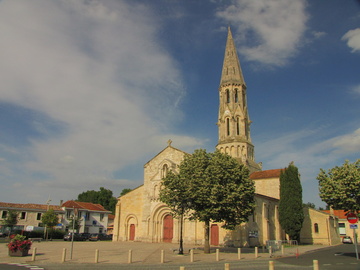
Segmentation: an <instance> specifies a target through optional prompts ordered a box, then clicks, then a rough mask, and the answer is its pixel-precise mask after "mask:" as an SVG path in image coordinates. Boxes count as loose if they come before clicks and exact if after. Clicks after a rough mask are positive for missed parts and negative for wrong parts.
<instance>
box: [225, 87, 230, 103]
mask: <svg viewBox="0 0 360 270" xmlns="http://www.w3.org/2000/svg"><path fill="white" fill-rule="evenodd" d="M226 103H230V92H229V89H226Z"/></svg>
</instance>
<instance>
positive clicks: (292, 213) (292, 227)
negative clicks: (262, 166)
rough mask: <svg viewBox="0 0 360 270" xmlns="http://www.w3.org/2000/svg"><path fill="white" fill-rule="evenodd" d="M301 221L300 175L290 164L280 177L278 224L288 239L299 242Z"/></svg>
mask: <svg viewBox="0 0 360 270" xmlns="http://www.w3.org/2000/svg"><path fill="white" fill-rule="evenodd" d="M303 221H304V212H303V202H302V187H301V182H300V175H299V172H298V168H297V167H296V166H295V165H294V164H293V162H292V163H290V164H289V166H288V167H287V168H285V169H284V170H283V171H282V173H281V175H280V202H279V222H280V225H281V227H282V228H283V229H284V230H285V233H286V234H288V235H289V237H290V239H291V240H297V241H298V242H299V241H300V230H301V228H302V224H303Z"/></svg>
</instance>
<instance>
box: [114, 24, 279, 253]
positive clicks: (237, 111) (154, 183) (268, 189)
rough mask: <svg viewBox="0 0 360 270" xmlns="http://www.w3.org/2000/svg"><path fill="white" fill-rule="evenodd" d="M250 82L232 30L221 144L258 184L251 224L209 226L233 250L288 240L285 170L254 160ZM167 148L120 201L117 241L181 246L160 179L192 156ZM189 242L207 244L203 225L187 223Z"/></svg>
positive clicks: (213, 237) (216, 241) (215, 241)
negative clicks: (282, 203) (283, 208)
mask: <svg viewBox="0 0 360 270" xmlns="http://www.w3.org/2000/svg"><path fill="white" fill-rule="evenodd" d="M246 90H247V89H246V84H245V81H244V78H243V74H242V71H241V66H240V62H239V58H238V55H237V51H236V47H235V43H234V40H233V37H232V33H231V30H230V28H228V36H227V41H226V48H225V56H224V62H223V68H222V74H221V80H220V87H219V101H220V103H219V116H218V122H217V126H218V133H219V134H218V136H219V139H218V144H217V146H216V148H217V149H219V150H220V151H221V152H223V153H227V154H229V155H231V156H232V157H234V158H236V159H237V160H238V161H239V162H240V163H243V164H245V165H246V166H248V168H249V170H250V173H251V175H250V178H251V179H252V180H253V181H254V183H255V192H256V195H255V201H256V208H255V210H254V213H253V215H252V216H250V217H249V221H248V222H247V223H244V224H241V225H239V226H238V227H237V228H236V229H235V230H231V231H230V230H225V229H223V228H222V227H221V225H222V224H221V223H212V224H210V244H211V245H229V246H237V247H243V246H255V245H264V244H266V241H267V240H274V239H284V238H285V235H284V233H283V231H282V229H281V227H280V224H279V220H278V202H279V177H280V173H281V170H280V169H275V170H266V171H262V168H261V167H262V166H261V163H256V161H255V151H254V145H253V144H252V142H251V136H250V124H251V121H250V118H249V113H248V106H247V102H246V100H247V95H246ZM171 144H172V142H171V140H169V142H168V146H167V147H166V148H165V149H163V150H162V151H161V152H160V153H158V154H157V155H156V156H155V157H154V158H152V159H151V160H150V161H149V162H147V163H146V164H145V165H144V184H143V185H141V186H139V187H137V188H135V189H134V190H132V191H131V192H129V193H127V194H126V195H124V196H121V197H119V199H118V203H117V206H116V214H115V215H116V217H115V221H114V235H113V241H144V242H172V243H178V242H179V235H180V232H179V227H180V226H179V225H180V221H179V220H178V219H175V218H173V217H172V215H171V212H170V209H169V208H168V207H167V206H166V205H165V204H163V203H162V202H160V201H159V197H158V194H159V190H160V186H161V179H162V178H163V177H164V176H166V173H167V172H168V171H169V170H172V171H174V172H177V171H178V165H179V164H180V162H181V161H182V160H183V158H184V155H187V153H185V152H183V151H181V150H179V149H177V148H175V147H173V146H172V145H171ZM183 239H184V243H185V244H199V245H202V244H203V242H204V224H203V223H202V222H199V221H196V220H187V219H185V221H184V226H183Z"/></svg>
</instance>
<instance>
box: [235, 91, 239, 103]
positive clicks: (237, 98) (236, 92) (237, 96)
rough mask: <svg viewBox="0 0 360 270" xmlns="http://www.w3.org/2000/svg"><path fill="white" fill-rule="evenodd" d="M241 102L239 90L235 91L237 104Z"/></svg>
mask: <svg viewBox="0 0 360 270" xmlns="http://www.w3.org/2000/svg"><path fill="white" fill-rule="evenodd" d="M238 102H239V92H238V90H237V89H235V103H238Z"/></svg>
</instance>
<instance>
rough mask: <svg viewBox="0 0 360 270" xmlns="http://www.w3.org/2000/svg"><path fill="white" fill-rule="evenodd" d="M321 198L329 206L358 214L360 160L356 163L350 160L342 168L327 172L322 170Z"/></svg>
mask: <svg viewBox="0 0 360 270" xmlns="http://www.w3.org/2000/svg"><path fill="white" fill-rule="evenodd" d="M317 179H318V180H319V191H320V198H321V199H322V200H323V201H324V202H326V203H327V205H328V206H330V207H332V208H334V209H339V210H345V211H350V212H354V213H358V212H359V211H360V159H358V160H357V161H355V162H354V163H349V161H348V160H346V161H345V163H344V164H343V165H342V166H341V167H338V166H336V167H334V168H332V169H329V170H328V172H326V171H325V170H323V169H320V173H319V174H318V176H317Z"/></svg>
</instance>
